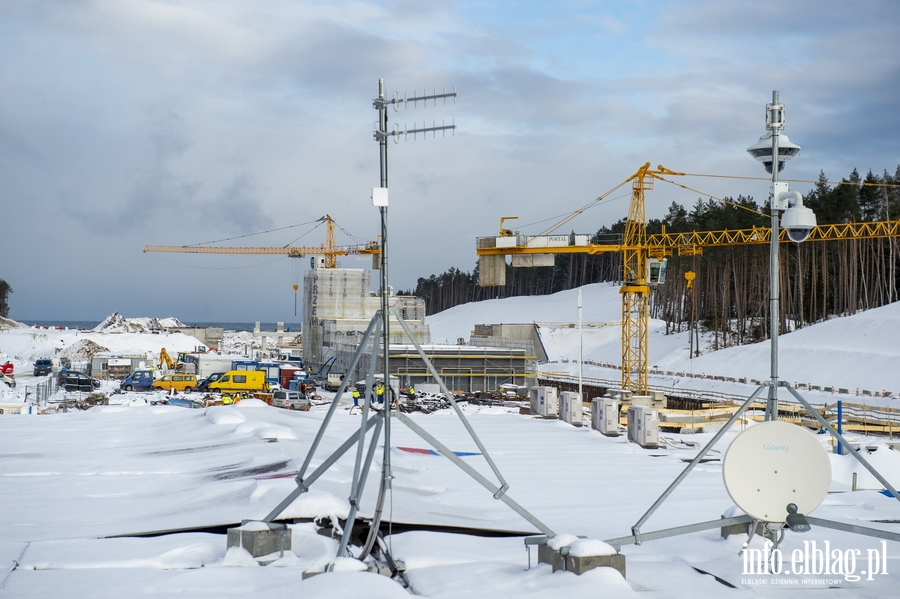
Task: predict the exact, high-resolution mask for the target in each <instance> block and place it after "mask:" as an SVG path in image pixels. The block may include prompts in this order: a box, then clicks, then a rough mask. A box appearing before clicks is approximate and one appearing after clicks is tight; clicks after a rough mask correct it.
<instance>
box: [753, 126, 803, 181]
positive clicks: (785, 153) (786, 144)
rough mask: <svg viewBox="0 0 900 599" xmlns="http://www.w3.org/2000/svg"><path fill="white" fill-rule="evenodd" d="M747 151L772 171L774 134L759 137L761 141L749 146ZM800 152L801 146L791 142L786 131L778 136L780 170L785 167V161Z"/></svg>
mask: <svg viewBox="0 0 900 599" xmlns="http://www.w3.org/2000/svg"><path fill="white" fill-rule="evenodd" d="M747 153H748V154H750V155H751V156H753V157H754V158H756V159H757V160H759V161H760V162H762V163H763V166H764V167H766V172H767V173H771V172H772V162H774V160H772V135H771V134H767V135H763V136H762V137H760V138H759V141H758V142H757V143H755V144H753V145H752V146H750V147H749V148H747ZM799 153H800V146H798V145H797V144H794V143H791V141H790V140H789V139H788V136H787V135H785V134H784V133H781V134H779V136H778V172H781V170H782V169H783V168H784V163H785V162H786V161H788V160H790V159H791V158H793V157H794V156H796V155H797V154H799Z"/></svg>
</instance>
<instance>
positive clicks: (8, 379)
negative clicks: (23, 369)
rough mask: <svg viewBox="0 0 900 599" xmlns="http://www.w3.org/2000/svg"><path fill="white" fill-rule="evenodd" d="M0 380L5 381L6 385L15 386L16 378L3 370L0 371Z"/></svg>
mask: <svg viewBox="0 0 900 599" xmlns="http://www.w3.org/2000/svg"><path fill="white" fill-rule="evenodd" d="M0 382H3V383H6V385H7V386H8V387H15V386H16V379H14V378H13V377H11V376H9V375H8V374H6V373H5V372H0Z"/></svg>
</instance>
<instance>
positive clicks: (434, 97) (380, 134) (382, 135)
mask: <svg viewBox="0 0 900 599" xmlns="http://www.w3.org/2000/svg"><path fill="white" fill-rule="evenodd" d="M427 94H428V92H427V91H423V92H422V95H421V96H420V95H418V93H417V92H413V95H412V97H411V98H410V97H408V96H407V94H406V93H405V92H404V94H403V97H402V98H401V97H400V92H394V95H393V97H392V98H391V99H390V100H387V99H385V98H376V99H374V100H373V101H372V104H373V107H374V108H376V109H378V110H383V109H384V108H386V107H387V106H388V105H391V106H393V107H394V112H397V111H399V110H400V105H401V104H403V107H404V108H408V107H409V104H410V103H412V105H413V108H415V107H417V106H418V105H419V102H422V103H423V106H425V107H427V106H428V100H431V101H432V105H433V106H437V101H438V100H443V101H444V105H446V104H447V98H453V103H454V104H456V98H457V96H458V95H459V94H458V93H457V92H456V88H455V87H454V88H453V91H452V92H448V91H447V88H446V87H445V88H444V91H443V93H440V94H439V93H437V89H435V90H434V93H432V94H431V95H427ZM380 122H381V120H380V119H379V121H376V127H375V133H374V136H375V140H376V141H382V140H384V139H387V138H389V137H393V138H394V143H400V140H399V138H400V136H401V135H402V136H403V139H404V140H408V139H409V135H410V134H412V136H413V141H415V140H416V139H418V134H419V133H421V134H422V135H423V136H424V137H425V138H426V139H427V134H428V133H431V134H432V136H431V137H432V139H434V138H435V137H437V132H438V131H441V133H442V135H443V136H445V137H446V132H447V131H448V130H449V131H453V130H455V129H456V119H453V120H452V121H451V124H450V125H448V124H447V123H446V121H441V124H440V125H437V121H432V123H431V127H429V126H428V123H427V122H424V121H423V122H422V126H421V127H417V126H416V125H413V128H412V129H409V128H407V127H406V125H403V129H402V130H401V129H400V126H399V125H398V124H397V123H394V126H393V128H392V129H391V130H390V131H387V130H382V129H381V127H380V125H379V123H380ZM453 135H456V133H455V132H454V133H453Z"/></svg>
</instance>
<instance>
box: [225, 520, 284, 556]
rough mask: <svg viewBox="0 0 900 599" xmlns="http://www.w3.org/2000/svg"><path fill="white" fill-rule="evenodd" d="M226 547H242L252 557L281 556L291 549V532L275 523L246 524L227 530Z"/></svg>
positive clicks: (282, 525)
mask: <svg viewBox="0 0 900 599" xmlns="http://www.w3.org/2000/svg"><path fill="white" fill-rule="evenodd" d="M228 547H243V548H244V549H246V550H247V551H248V552H249V553H250V555H252V556H253V557H262V556H264V555H271V554H273V553H279V554H283V552H285V551H288V550H290V548H291V530H290V529H289V528H288V527H287V525H286V524H280V523H277V522H272V523H269V524H266V523H264V522H248V523H246V524H244V525H242V526H239V527H238V528H229V529H228Z"/></svg>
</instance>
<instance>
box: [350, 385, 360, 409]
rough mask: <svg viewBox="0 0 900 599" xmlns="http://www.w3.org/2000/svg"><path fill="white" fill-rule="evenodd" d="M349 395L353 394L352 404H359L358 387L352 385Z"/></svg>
mask: <svg viewBox="0 0 900 599" xmlns="http://www.w3.org/2000/svg"><path fill="white" fill-rule="evenodd" d="M350 395H352V396H353V405H354V406H358V405H359V389H357V388H356V387H353V393H351V394H350Z"/></svg>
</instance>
